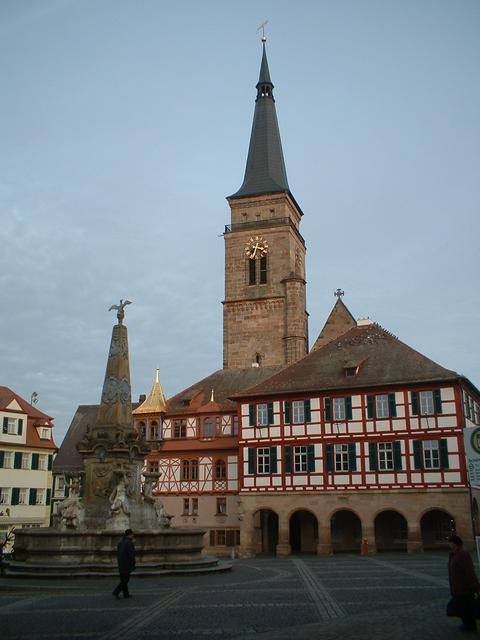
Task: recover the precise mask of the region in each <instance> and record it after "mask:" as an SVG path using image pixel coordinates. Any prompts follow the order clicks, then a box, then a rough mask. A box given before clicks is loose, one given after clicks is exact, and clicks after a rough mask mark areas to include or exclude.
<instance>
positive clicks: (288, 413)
mask: <svg viewBox="0 0 480 640" xmlns="http://www.w3.org/2000/svg"><path fill="white" fill-rule="evenodd" d="M283 412H284V416H285V417H284V420H285V424H290V423H291V422H292V403H291V402H290V400H285V402H284V403H283Z"/></svg>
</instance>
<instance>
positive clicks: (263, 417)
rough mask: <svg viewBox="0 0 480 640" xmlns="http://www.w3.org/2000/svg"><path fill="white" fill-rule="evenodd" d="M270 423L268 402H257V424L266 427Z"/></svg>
mask: <svg viewBox="0 0 480 640" xmlns="http://www.w3.org/2000/svg"><path fill="white" fill-rule="evenodd" d="M267 425H268V404H267V403H266V402H264V403H261V404H257V426H259V427H266V426H267Z"/></svg>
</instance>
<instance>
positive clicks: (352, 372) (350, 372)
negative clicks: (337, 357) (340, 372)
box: [345, 367, 358, 378]
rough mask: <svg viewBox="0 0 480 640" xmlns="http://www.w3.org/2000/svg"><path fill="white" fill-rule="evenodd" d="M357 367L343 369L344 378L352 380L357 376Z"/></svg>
mask: <svg viewBox="0 0 480 640" xmlns="http://www.w3.org/2000/svg"><path fill="white" fill-rule="evenodd" d="M357 371H358V367H345V376H346V377H347V378H353V377H354V376H356V375H357Z"/></svg>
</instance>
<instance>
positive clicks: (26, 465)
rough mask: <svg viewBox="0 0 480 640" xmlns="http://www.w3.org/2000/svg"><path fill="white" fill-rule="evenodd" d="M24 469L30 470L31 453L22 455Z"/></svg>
mask: <svg viewBox="0 0 480 640" xmlns="http://www.w3.org/2000/svg"><path fill="white" fill-rule="evenodd" d="M22 469H30V454H29V453H23V454H22ZM37 504H38V503H37Z"/></svg>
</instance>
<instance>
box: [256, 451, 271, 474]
mask: <svg viewBox="0 0 480 640" xmlns="http://www.w3.org/2000/svg"><path fill="white" fill-rule="evenodd" d="M258 473H270V449H268V448H260V449H258Z"/></svg>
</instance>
